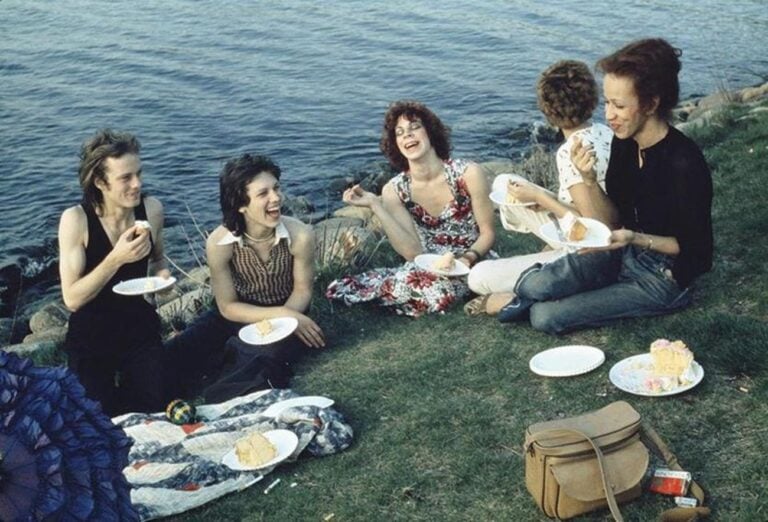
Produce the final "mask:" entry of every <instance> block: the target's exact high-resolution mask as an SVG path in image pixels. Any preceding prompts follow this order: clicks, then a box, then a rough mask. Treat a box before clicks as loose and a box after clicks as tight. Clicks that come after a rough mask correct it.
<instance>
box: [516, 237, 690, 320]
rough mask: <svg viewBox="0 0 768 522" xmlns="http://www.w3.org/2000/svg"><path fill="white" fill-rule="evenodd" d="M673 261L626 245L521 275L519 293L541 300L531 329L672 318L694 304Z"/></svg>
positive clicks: (575, 256) (533, 308)
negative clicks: (674, 270) (669, 315)
mask: <svg viewBox="0 0 768 522" xmlns="http://www.w3.org/2000/svg"><path fill="white" fill-rule="evenodd" d="M673 262H674V258H672V257H670V256H667V255H665V254H661V253H659V252H654V251H650V250H642V249H640V248H637V247H634V246H627V247H624V248H621V249H618V250H613V251H609V252H595V253H591V254H583V255H580V254H569V255H567V256H565V257H562V258H560V259H557V260H556V261H553V262H551V263H549V264H546V265H544V266H543V267H541V268H540V269H535V270H531V271H530V272H527V273H524V274H523V275H521V276H520V279H519V280H518V282H517V285H516V286H515V292H516V293H517V294H518V295H519V296H520V297H522V298H527V299H531V300H534V301H536V302H535V303H534V304H533V305H532V306H531V309H530V314H531V325H532V326H533V327H534V328H535V329H537V330H541V331H544V332H547V333H551V334H561V333H564V332H568V331H571V330H576V329H579V328H586V327H591V326H602V325H604V324H607V323H610V322H612V321H615V320H617V319H624V318H628V317H642V316H652V315H661V314H667V313H672V312H674V311H677V310H680V309H682V308H685V307H686V306H688V305H689V304H691V295H690V292H689V289H688V288H685V289H680V287H679V286H678V285H677V282H676V281H675V280H674V278H673V277H672V273H671V271H670V268H671V267H672V264H673Z"/></svg>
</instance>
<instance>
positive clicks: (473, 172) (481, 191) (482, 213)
mask: <svg viewBox="0 0 768 522" xmlns="http://www.w3.org/2000/svg"><path fill="white" fill-rule="evenodd" d="M462 177H463V178H464V181H465V182H466V184H467V190H468V192H469V196H470V198H471V200H472V214H473V215H474V216H475V221H477V226H478V228H479V229H480V235H479V236H478V238H477V240H476V241H475V242H474V243H473V244H472V245H471V246H470V249H471V250H473V251H475V252H477V253H478V254H480V256H484V255H485V254H487V253H488V251H489V250H490V249H491V248H492V247H493V243H494V241H496V232H495V230H494V226H493V205H491V200H490V199H489V197H488V194H489V193H490V187H489V186H488V179H487V178H486V177H485V174H484V173H483V171H482V170H480V167H478V166H477V164H475V163H470V164H469V165H468V166H467V169H466V170H465V171H464V174H462ZM468 255H469V256H471V257H472V258H471V259H469V258H468V257H467V256H466V255H465V256H462V257H460V258H459V261H462V262H463V263H465V264H467V265H469V264H474V263H475V262H477V261H478V259H477V256H474V255H473V254H472V253H469V254H468Z"/></svg>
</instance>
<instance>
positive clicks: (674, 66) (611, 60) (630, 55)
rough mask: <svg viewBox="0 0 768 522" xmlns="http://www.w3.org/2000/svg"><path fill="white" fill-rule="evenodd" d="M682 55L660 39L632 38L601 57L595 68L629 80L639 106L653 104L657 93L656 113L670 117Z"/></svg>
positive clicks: (676, 96) (677, 94)
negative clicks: (627, 42)
mask: <svg viewBox="0 0 768 522" xmlns="http://www.w3.org/2000/svg"><path fill="white" fill-rule="evenodd" d="M682 54H683V52H682V51H681V50H680V49H678V48H676V47H672V46H671V45H670V44H669V42H667V41H666V40H664V39H662V38H648V39H645V40H637V41H634V42H632V43H630V44H627V45H626V46H624V47H622V48H621V49H619V50H618V51H616V52H615V53H613V54H611V55H608V56H606V57H605V58H601V59H600V60H599V61H598V62H597V68H598V70H600V71H602V72H603V73H605V74H613V75H616V76H621V77H625V78H629V79H631V80H632V83H633V84H634V87H635V93H636V94H637V97H638V99H639V100H640V108H641V109H645V110H647V109H649V108H650V107H651V106H653V99H654V98H655V97H657V96H658V98H659V106H658V108H657V109H656V113H657V114H658V116H659V117H660V118H662V119H664V120H669V119H670V118H671V117H672V109H673V108H674V107H675V105H677V102H678V99H679V97H680V83H679V81H678V78H677V75H678V73H679V72H680V68H681V67H682V65H681V64H680V56H682Z"/></svg>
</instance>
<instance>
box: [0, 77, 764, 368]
mask: <svg viewBox="0 0 768 522" xmlns="http://www.w3.org/2000/svg"><path fill="white" fill-rule="evenodd" d="M766 99H768V82H764V83H762V84H760V85H757V86H753V87H747V88H743V89H738V90H734V91H719V92H716V93H714V94H710V95H708V96H703V97H696V98H691V99H688V100H684V101H682V102H681V103H680V104H679V105H678V107H677V108H676V109H675V118H676V121H678V122H679V123H677V124H676V126H677V127H678V128H679V129H681V130H683V131H685V129H687V128H695V127H698V126H705V125H710V124H713V122H715V118H716V116H717V114H718V113H720V112H721V111H722V110H723V109H724V108H727V107H729V106H732V105H745V106H747V107H749V111H750V112H751V111H766V110H768V106H766V105H763V104H762V102H763V101H764V100H766ZM481 166H482V167H483V169H484V170H485V172H486V175H487V176H488V177H489V179H492V178H493V177H494V176H496V175H497V174H499V173H502V172H516V173H520V174H522V175H524V176H525V177H527V178H528V179H530V180H532V181H534V182H536V183H539V184H542V185H545V186H548V185H549V186H551V185H552V184H553V183H554V182H555V181H556V175H555V167H554V155H553V154H551V153H548V152H545V151H543V150H533V151H531V153H530V155H529V156H528V157H526V158H525V159H523V160H522V161H519V162H513V161H494V162H486V163H481ZM388 179H389V174H388V173H383V172H382V173H378V174H373V175H371V176H368V177H367V178H365V179H362V180H355V179H351V178H350V179H347V178H342V179H336V180H333V181H332V182H331V183H332V184H333V187H332V188H336V189H338V190H339V191H341V190H343V188H344V187H345V186H346V185H348V184H350V183H355V182H359V183H361V184H362V185H363V186H364V187H365V188H366V189H367V190H371V191H374V192H377V193H380V191H381V187H383V185H384V184H385V183H386V182H387V180H388ZM284 207H285V208H286V210H287V213H289V214H293V215H296V216H297V217H302V216H309V215H310V214H311V212H313V210H314V209H313V208H312V205H311V204H310V203H309V201H308V200H307V199H306V198H303V197H299V198H289V199H288V200H287V201H286V203H285V205H284ZM314 227H315V232H316V236H317V260H318V264H319V267H320V269H321V270H322V269H324V268H327V267H332V266H337V267H338V266H353V267H354V266H355V265H356V264H357V263H358V262H359V256H360V254H361V253H363V252H370V251H371V249H372V248H375V245H377V244H378V243H380V242H382V241H386V238H385V237H384V236H383V233H382V229H381V224H380V223H379V222H378V220H377V219H376V218H375V216H373V215H372V213H371V212H370V211H369V210H367V209H363V208H358V207H343V208H340V209H338V210H336V211H335V212H333V213H332V214H331V216H329V217H327V218H326V219H323V220H321V221H318V222H317V223H315V224H314ZM177 272H178V271H177ZM177 277H178V275H177ZM208 278H209V277H208V271H207V268H206V267H196V268H194V269H193V270H191V271H189V272H186V273H185V274H184V277H180V278H179V281H178V283H177V284H176V285H175V286H174V287H173V288H172V289H171V290H170V291H169V292H166V293H165V294H163V295H158V297H157V302H156V304H157V306H158V313H159V315H160V317H161V320H162V322H163V325H164V328H165V334H166V335H167V336H171V335H174V333H175V332H178V331H179V330H180V329H183V327H184V325H186V324H188V323H189V322H190V321H191V320H192V319H193V318H194V317H195V316H196V315H197V314H198V313H199V312H200V311H201V310H202V309H204V308H206V307H207V306H209V305H210V303H211V302H212V296H211V294H210V289H209V284H208ZM33 308H35V309H36V311H35V312H34V313H32V314H31V315H30V316H29V317H18V318H16V319H12V318H2V319H0V340H2V342H8V341H9V340H10V338H11V332H12V329H13V327H14V323H15V322H18V321H22V322H26V323H28V327H29V328H28V329H29V331H30V332H31V333H29V334H28V335H26V337H24V339H23V340H22V342H20V343H16V344H9V345H6V346H4V347H3V348H2V349H3V350H6V351H9V352H15V353H18V354H20V355H24V356H33V355H35V354H39V353H52V352H54V351H55V350H56V349H57V348H58V347H59V346H60V345H61V344H62V343H63V341H64V337H65V336H66V328H67V321H68V318H69V311H67V310H66V308H65V307H64V305H63V303H62V302H61V299H60V298H58V299H49V300H46V301H44V302H41V303H38V304H37V305H36V306H35V307H33ZM28 309H29V307H28Z"/></svg>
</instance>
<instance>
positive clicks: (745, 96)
mask: <svg viewBox="0 0 768 522" xmlns="http://www.w3.org/2000/svg"><path fill="white" fill-rule="evenodd" d="M740 95H741V101H742V102H753V101H756V100H759V99H760V98H763V97H764V96H768V82H766V83H764V84H762V85H760V86H758V87H747V88H746V89H742V90H741V92H740Z"/></svg>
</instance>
